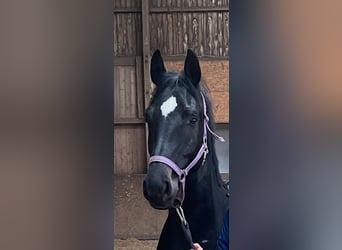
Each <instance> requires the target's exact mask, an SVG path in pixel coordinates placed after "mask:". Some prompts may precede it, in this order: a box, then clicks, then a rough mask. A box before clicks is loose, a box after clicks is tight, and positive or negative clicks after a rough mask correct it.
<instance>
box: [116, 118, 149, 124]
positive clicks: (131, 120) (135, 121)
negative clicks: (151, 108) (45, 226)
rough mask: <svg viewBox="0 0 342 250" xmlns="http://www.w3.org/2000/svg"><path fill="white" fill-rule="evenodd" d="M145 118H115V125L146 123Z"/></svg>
mask: <svg viewBox="0 0 342 250" xmlns="http://www.w3.org/2000/svg"><path fill="white" fill-rule="evenodd" d="M144 123H145V120H144V119H143V118H114V124H115V125H128V124H144Z"/></svg>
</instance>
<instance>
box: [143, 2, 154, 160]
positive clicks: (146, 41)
mask: <svg viewBox="0 0 342 250" xmlns="http://www.w3.org/2000/svg"><path fill="white" fill-rule="evenodd" d="M141 20H142V22H141V23H142V34H143V35H142V40H143V41H142V42H143V46H142V53H143V60H142V64H143V67H142V68H143V82H144V110H145V109H146V107H147V106H148V104H149V102H150V95H151V92H152V90H151V83H150V58H151V56H150V1H149V0H141ZM145 135H146V156H147V157H146V165H147V166H148V159H149V153H148V127H147V124H145Z"/></svg>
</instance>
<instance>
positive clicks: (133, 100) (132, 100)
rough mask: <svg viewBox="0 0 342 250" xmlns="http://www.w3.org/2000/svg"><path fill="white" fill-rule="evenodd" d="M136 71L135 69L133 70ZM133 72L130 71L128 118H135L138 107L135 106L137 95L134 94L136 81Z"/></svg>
mask: <svg viewBox="0 0 342 250" xmlns="http://www.w3.org/2000/svg"><path fill="white" fill-rule="evenodd" d="M135 69H136V68H135ZM135 75H136V73H135V70H131V72H130V93H129V95H130V103H129V106H127V107H129V111H130V117H137V113H138V107H137V106H138V105H137V93H136V88H137V86H136V84H137V82H136V80H135Z"/></svg>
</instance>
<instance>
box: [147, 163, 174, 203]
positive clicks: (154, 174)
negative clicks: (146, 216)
mask: <svg viewBox="0 0 342 250" xmlns="http://www.w3.org/2000/svg"><path fill="white" fill-rule="evenodd" d="M178 190H179V187H178V179H177V178H172V171H170V169H169V168H168V167H167V166H165V165H164V164H162V163H152V164H151V165H150V167H149V170H148V173H147V175H146V177H145V179H144V183H143V191H144V196H145V198H146V200H148V201H149V203H150V205H151V206H152V207H153V208H155V209H169V208H171V207H174V206H175V203H177V199H176V196H177V193H178Z"/></svg>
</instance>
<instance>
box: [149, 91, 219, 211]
mask: <svg viewBox="0 0 342 250" xmlns="http://www.w3.org/2000/svg"><path fill="white" fill-rule="evenodd" d="M201 96H202V100H203V107H204V125H203V126H204V128H203V143H202V146H201V148H200V149H199V151H198V152H197V155H196V157H195V158H194V159H193V160H192V161H191V162H190V163H189V165H188V166H187V167H186V168H184V169H181V168H180V167H178V166H177V164H176V163H174V162H173V161H172V160H170V159H169V158H167V157H165V156H162V155H154V156H151V157H150V160H149V164H151V163H152V162H161V163H164V164H166V165H167V166H168V167H170V168H171V169H172V170H173V171H175V173H176V174H177V175H178V179H179V182H180V183H181V189H180V193H179V195H177V196H178V198H179V199H180V202H181V204H179V205H182V203H183V200H184V196H185V177H186V176H187V175H188V173H189V171H190V170H191V169H192V168H193V167H194V166H195V165H196V164H197V163H198V161H199V160H200V159H201V157H202V156H203V160H202V165H201V166H203V165H204V163H205V160H206V158H207V154H208V152H209V150H208V145H207V129H208V130H209V132H210V133H211V134H212V135H213V136H214V137H215V138H216V139H217V140H219V141H221V142H224V139H223V138H222V137H221V136H218V135H217V134H215V133H214V132H213V131H212V130H211V129H210V127H209V117H208V115H207V105H206V102H205V98H204V96H203V94H202V93H201Z"/></svg>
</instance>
